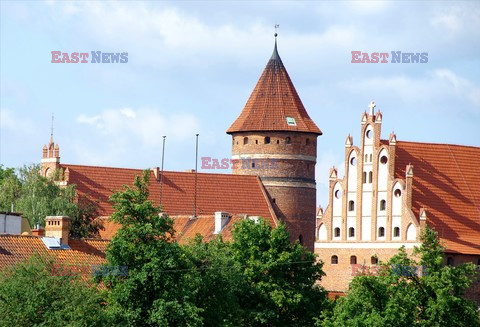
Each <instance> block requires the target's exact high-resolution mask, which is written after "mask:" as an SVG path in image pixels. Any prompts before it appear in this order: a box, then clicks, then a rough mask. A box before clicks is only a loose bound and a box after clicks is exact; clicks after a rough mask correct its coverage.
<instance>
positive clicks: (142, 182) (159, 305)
mask: <svg viewBox="0 0 480 327" xmlns="http://www.w3.org/2000/svg"><path fill="white" fill-rule="evenodd" d="M149 176H150V172H149V171H148V170H146V171H144V173H143V177H142V178H140V177H138V176H137V177H136V178H135V181H134V185H133V187H128V186H124V191H122V192H118V193H115V194H113V195H112V196H111V197H110V199H111V201H112V202H113V203H114V209H115V212H114V213H113V214H112V216H111V219H112V220H113V221H114V222H117V223H120V224H121V225H122V227H121V228H120V229H119V230H118V232H117V233H116V235H115V237H114V238H113V239H112V241H111V242H110V244H109V245H108V248H107V255H106V256H107V260H108V264H109V265H112V266H127V267H128V276H127V277H124V276H110V277H106V278H104V281H105V284H106V285H107V287H108V288H109V289H110V290H111V292H110V296H109V299H108V307H109V310H108V311H109V313H110V315H111V317H112V319H113V321H114V322H115V323H116V324H123V325H125V324H126V325H130V326H196V325H201V318H200V312H201V309H200V308H198V307H197V306H196V305H195V297H196V293H197V292H196V290H197V289H198V285H199V282H200V278H199V277H198V273H197V270H196V269H195V266H194V265H193V263H192V262H191V261H190V260H189V259H188V258H187V255H186V254H185V251H184V250H183V249H182V248H181V247H180V245H179V244H177V243H176V242H174V240H173V236H174V230H173V221H172V220H171V219H170V218H168V217H163V216H160V215H159V213H160V207H156V206H154V205H153V203H152V202H151V201H150V200H148V195H149V191H148V185H149Z"/></svg>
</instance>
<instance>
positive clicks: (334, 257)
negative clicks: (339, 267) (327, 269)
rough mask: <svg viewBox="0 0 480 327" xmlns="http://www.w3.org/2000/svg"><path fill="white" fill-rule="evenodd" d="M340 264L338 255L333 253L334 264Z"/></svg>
mask: <svg viewBox="0 0 480 327" xmlns="http://www.w3.org/2000/svg"><path fill="white" fill-rule="evenodd" d="M336 264H338V257H337V256H336V255H332V265H336Z"/></svg>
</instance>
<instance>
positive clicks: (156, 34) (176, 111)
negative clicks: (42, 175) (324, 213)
mask: <svg viewBox="0 0 480 327" xmlns="http://www.w3.org/2000/svg"><path fill="white" fill-rule="evenodd" d="M276 23H278V24H280V28H279V31H278V33H279V37H278V46H279V53H280V56H281V57H282V60H283V62H284V64H285V66H286V68H287V70H288V72H289V74H290V77H291V78H292V80H293V83H294V84H295V86H296V89H297V92H298V93H299V95H300V97H301V99H302V101H303V103H304V105H305V107H306V108H307V111H308V112H309V114H310V116H311V117H312V119H313V120H314V121H315V122H316V124H317V125H318V126H319V127H320V129H321V130H322V131H323V132H324V135H323V136H320V137H319V140H318V161H317V175H316V179H317V185H318V188H317V189H318V195H317V198H318V202H319V204H322V205H324V206H325V205H326V203H327V192H328V189H327V185H328V168H329V167H331V166H333V165H335V166H337V167H338V166H340V167H342V165H343V160H344V157H343V154H344V141H345V137H346V136H347V135H348V134H349V133H351V134H352V135H353V137H354V143H355V144H358V139H359V131H360V118H361V113H362V112H363V111H364V110H367V106H368V103H369V102H370V101H371V100H375V102H376V103H377V109H380V110H382V112H383V124H382V135H383V138H386V137H388V135H389V133H390V132H391V131H395V133H396V134H397V138H398V139H399V140H409V141H419V142H434V143H454V144H464V145H474V146H479V145H480V56H479V54H480V5H479V3H478V2H474V1H471V2H470V1H468V2H448V1H441V2H438V3H434V2H426V1H425V2H413V1H411V2H401V1H395V2H382V1H369V2H333V1H328V2H321V3H317V2H287V1H280V2H273V1H267V2H253V1H248V2H217V1H211V2H200V1H195V2H189V1H183V2H153V1H149V2H144V3H142V2H100V1H85V2H78V3H77V2H71V1H66V2H56V1H45V2H35V1H27V2H22V1H16V2H13V1H2V2H1V22H0V24H1V26H0V27H1V32H0V33H1V35H0V36H1V39H0V69H1V70H0V79H1V80H0V82H1V96H0V110H1V111H0V123H1V133H0V164H3V165H4V166H8V167H19V166H22V165H23V164H27V163H31V162H39V161H40V157H41V149H42V147H43V145H44V144H45V143H47V142H48V140H49V137H50V120H51V114H52V112H53V113H54V114H55V131H54V135H55V141H56V142H58V143H59V144H60V149H61V161H62V162H64V163H71V164H86V165H106V166H115V167H134V168H147V167H154V166H159V165H160V162H161V142H162V135H167V145H166V150H165V152H166V156H165V168H166V169H168V170H179V171H181V170H185V169H191V168H193V167H194V165H195V162H194V158H195V153H194V150H195V136H194V135H195V133H200V145H199V156H200V157H202V156H210V157H215V158H220V159H221V158H229V157H230V150H231V148H230V147H231V139H230V137H229V136H228V135H226V134H225V131H226V129H227V128H228V127H229V126H230V124H231V123H232V122H233V121H234V119H235V118H236V117H237V116H238V115H239V113H240V111H241V110H242V109H243V106H244V105H245V102H246V101H247V99H248V96H249V95H250V93H251V91H252V90H253V87H254V86H255V83H256V82H257V80H258V78H259V77H260V74H261V73H262V71H263V69H264V67H265V65H266V63H267V61H268V59H269V57H270V55H271V52H272V49H273V42H274V39H273V33H274V29H273V26H274V24H276ZM51 51H62V52H68V53H72V52H90V51H102V52H128V59H129V60H128V63H127V64H90V63H88V64H52V63H51V62H50V61H51ZM351 51H362V52H369V53H372V52H390V51H402V52H428V59H429V60H428V63H426V64H390V63H388V64H366V63H365V64H352V63H351V62H350V61H351ZM209 172H211V171H209ZM218 172H230V171H222V170H219V171H218ZM340 174H341V175H343V172H341V173H340Z"/></svg>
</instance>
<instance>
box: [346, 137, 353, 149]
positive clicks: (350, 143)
mask: <svg viewBox="0 0 480 327" xmlns="http://www.w3.org/2000/svg"><path fill="white" fill-rule="evenodd" d="M352 144H353V138H352V136H351V135H350V134H348V136H347V139H346V140H345V147H346V148H349V147H351V146H352Z"/></svg>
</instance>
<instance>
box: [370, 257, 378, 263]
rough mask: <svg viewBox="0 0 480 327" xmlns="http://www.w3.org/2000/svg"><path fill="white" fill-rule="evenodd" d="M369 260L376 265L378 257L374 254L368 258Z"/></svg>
mask: <svg viewBox="0 0 480 327" xmlns="http://www.w3.org/2000/svg"><path fill="white" fill-rule="evenodd" d="M370 262H371V263H372V265H376V264H378V258H377V257H376V256H372V257H371V258H370Z"/></svg>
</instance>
